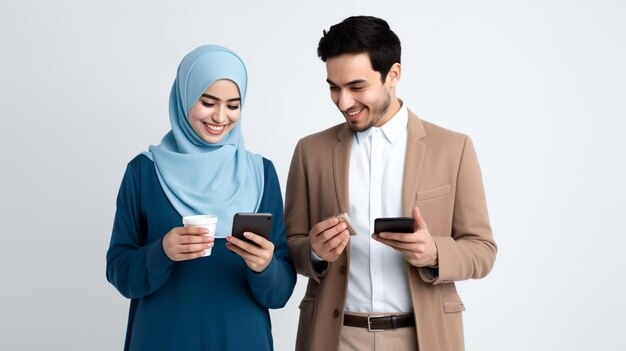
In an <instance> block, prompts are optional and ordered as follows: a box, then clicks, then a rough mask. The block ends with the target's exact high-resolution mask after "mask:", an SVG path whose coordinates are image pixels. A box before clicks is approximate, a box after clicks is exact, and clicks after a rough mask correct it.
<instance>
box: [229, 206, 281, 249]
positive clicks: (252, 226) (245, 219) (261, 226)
mask: <svg viewBox="0 0 626 351" xmlns="http://www.w3.org/2000/svg"><path fill="white" fill-rule="evenodd" d="M244 232H253V233H254V234H257V235H260V236H262V237H264V238H265V239H267V240H270V233H271V232H272V214H271V213H243V212H240V213H235V216H234V217H233V231H232V235H233V236H234V237H235V238H238V239H241V240H244V241H247V242H249V243H252V244H255V245H256V243H254V242H252V240H248V239H247V238H246V237H244V236H243V233H244Z"/></svg>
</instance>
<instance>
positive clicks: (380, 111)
mask: <svg viewBox="0 0 626 351" xmlns="http://www.w3.org/2000/svg"><path fill="white" fill-rule="evenodd" d="M389 106H391V97H390V96H389V92H388V91H386V92H385V99H384V100H383V102H382V103H381V104H380V105H374V106H372V108H373V110H369V108H368V110H369V111H368V112H370V113H372V112H373V113H376V117H374V118H372V119H371V120H370V122H369V123H368V124H367V125H366V126H365V127H362V128H358V127H357V126H356V125H354V124H351V123H348V126H349V127H350V129H352V131H354V132H362V131H365V130H368V129H370V128H372V127H373V126H374V125H375V124H376V123H377V122H378V121H380V119H381V118H383V116H384V115H385V114H386V113H387V111H388V110H389Z"/></svg>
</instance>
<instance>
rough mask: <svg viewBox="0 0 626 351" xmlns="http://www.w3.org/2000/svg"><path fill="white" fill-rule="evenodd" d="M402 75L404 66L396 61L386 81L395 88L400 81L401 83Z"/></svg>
mask: <svg viewBox="0 0 626 351" xmlns="http://www.w3.org/2000/svg"><path fill="white" fill-rule="evenodd" d="M401 75H402V66H400V64H399V63H397V62H396V63H394V64H393V65H392V66H391V68H390V69H389V72H388V73H387V78H386V79H385V83H388V84H389V86H390V87H391V88H395V87H396V85H398V83H400V76H401Z"/></svg>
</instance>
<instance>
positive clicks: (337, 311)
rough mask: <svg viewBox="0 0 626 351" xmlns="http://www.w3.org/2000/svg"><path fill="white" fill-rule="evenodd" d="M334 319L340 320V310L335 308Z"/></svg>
mask: <svg viewBox="0 0 626 351" xmlns="http://www.w3.org/2000/svg"><path fill="white" fill-rule="evenodd" d="M333 317H335V318H339V310H338V309H336V308H335V310H334V311H333Z"/></svg>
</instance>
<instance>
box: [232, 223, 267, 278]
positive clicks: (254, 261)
mask: <svg viewBox="0 0 626 351" xmlns="http://www.w3.org/2000/svg"><path fill="white" fill-rule="evenodd" d="M243 235H244V236H245V237H246V239H249V240H251V241H252V242H254V243H256V244H257V245H258V246H257V245H254V244H251V243H248V242H245V241H243V240H241V239H237V238H235V237H233V236H228V237H227V238H226V241H228V243H227V244H226V247H227V248H229V249H230V250H231V251H233V252H234V253H236V254H238V255H239V256H241V257H243V259H244V260H245V261H246V264H247V265H248V267H250V269H252V270H253V271H255V272H257V273H261V272H263V271H264V270H265V268H267V266H269V264H270V262H272V257H274V244H273V243H272V242H271V241H269V240H267V239H265V238H264V237H262V236H260V235H257V234H254V233H252V232H245V233H243Z"/></svg>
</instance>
